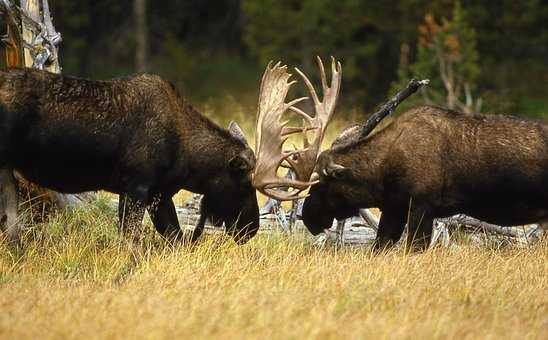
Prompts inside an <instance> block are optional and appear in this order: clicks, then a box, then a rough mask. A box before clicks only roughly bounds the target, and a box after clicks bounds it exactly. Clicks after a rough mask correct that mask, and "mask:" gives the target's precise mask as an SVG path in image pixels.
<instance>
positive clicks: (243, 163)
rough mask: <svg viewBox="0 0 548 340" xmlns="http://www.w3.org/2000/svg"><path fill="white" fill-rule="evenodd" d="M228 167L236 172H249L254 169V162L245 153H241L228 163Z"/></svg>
mask: <svg viewBox="0 0 548 340" xmlns="http://www.w3.org/2000/svg"><path fill="white" fill-rule="evenodd" d="M228 166H229V167H230V168H231V169H233V170H236V171H249V170H251V169H253V162H252V160H251V159H249V157H247V155H246V154H245V153H240V154H238V155H236V156H234V157H232V158H231V159H230V160H229V161H228Z"/></svg>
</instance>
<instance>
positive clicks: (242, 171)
mask: <svg viewBox="0 0 548 340" xmlns="http://www.w3.org/2000/svg"><path fill="white" fill-rule="evenodd" d="M254 166H255V156H254V154H253V151H252V150H251V149H250V147H249V146H248V145H247V143H246V141H245V139H244V137H243V134H242V132H241V130H240V129H239V127H238V125H237V124H235V123H232V124H231V125H230V127H229V129H228V130H225V129H222V128H220V127H219V126H217V125H215V124H214V123H213V122H211V121H210V120H209V119H207V118H206V117H205V116H203V115H202V114H200V113H199V112H198V111H196V110H195V109H194V108H193V107H192V106H191V105H190V104H189V103H188V102H187V101H185V99H184V98H182V97H181V96H180V95H179V94H178V93H177V92H176V91H175V89H174V88H173V86H172V85H170V83H168V82H166V81H165V80H163V79H161V78H160V77H158V76H155V75H147V74H143V75H137V76H132V77H127V78H119V79H114V80H109V81H92V80H87V79H79V78H74V77H68V76H62V75H57V74H52V73H49V72H45V71H38V70H32V69H8V70H5V71H1V72H0V177H1V178H0V179H1V183H7V184H8V185H4V186H2V187H1V188H0V190H2V191H3V195H1V196H2V197H3V198H4V199H3V200H2V202H0V208H2V209H0V211H3V212H4V213H3V216H1V218H2V220H3V222H5V224H6V225H7V231H8V236H9V238H10V239H12V240H16V239H17V238H18V237H19V234H20V227H19V224H18V223H17V194H16V192H17V191H16V190H17V189H16V182H15V180H14V177H13V170H15V171H17V172H19V173H20V174H22V175H23V176H24V177H25V178H27V179H28V180H30V181H32V182H34V183H37V184H39V185H41V186H44V187H47V188H50V189H53V190H56V191H59V192H62V193H77V192H83V191H93V190H99V189H101V190H107V191H110V192H113V193H117V194H120V201H119V202H120V203H119V217H120V226H121V228H122V230H128V229H131V226H132V225H134V224H135V223H141V220H142V218H143V214H144V209H145V207H147V208H148V211H149V213H150V215H151V218H152V221H153V224H154V226H155V228H156V230H157V231H158V232H159V233H161V234H162V235H164V236H175V237H180V236H181V235H182V234H181V230H180V227H179V222H178V220H177V215H176V212H175V207H174V204H173V201H172V196H173V195H174V194H175V193H177V192H178V191H179V190H181V189H186V190H189V191H192V192H196V193H200V194H204V198H203V200H202V204H201V215H202V216H201V218H200V222H199V225H198V227H197V229H196V232H195V234H194V235H193V236H194V239H195V238H197V237H198V236H199V234H200V233H201V231H202V230H203V224H204V222H205V219H206V218H211V219H212V220H217V221H218V220H220V221H223V222H224V223H225V226H226V227H227V230H228V232H229V233H230V234H231V235H232V236H233V237H234V238H235V240H236V241H237V242H240V243H242V242H245V241H246V240H248V239H249V238H251V237H252V236H253V235H255V233H256V232H257V230H258V227H259V212H258V206H257V200H256V193H255V189H254V188H253V187H252V185H251V178H250V175H251V171H252V170H253V168H254Z"/></svg>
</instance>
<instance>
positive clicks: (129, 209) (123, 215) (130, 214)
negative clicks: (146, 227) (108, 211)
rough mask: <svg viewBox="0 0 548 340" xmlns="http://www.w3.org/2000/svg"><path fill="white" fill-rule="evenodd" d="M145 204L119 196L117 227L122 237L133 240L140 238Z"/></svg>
mask: <svg viewBox="0 0 548 340" xmlns="http://www.w3.org/2000/svg"><path fill="white" fill-rule="evenodd" d="M144 215H145V203H143V202H142V201H139V200H136V199H133V198H131V197H129V196H128V195H126V194H121V195H120V198H119V201H118V221H119V222H118V227H119V229H120V232H121V233H122V234H124V235H127V236H130V237H132V238H134V239H139V238H140V237H141V229H142V224H143V217H144Z"/></svg>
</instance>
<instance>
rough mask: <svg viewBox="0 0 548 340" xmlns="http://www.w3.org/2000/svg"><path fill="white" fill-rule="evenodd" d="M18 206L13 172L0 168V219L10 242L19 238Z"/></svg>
mask: <svg viewBox="0 0 548 340" xmlns="http://www.w3.org/2000/svg"><path fill="white" fill-rule="evenodd" d="M18 205H19V202H18V189H17V180H16V179H15V177H14V176H13V170H12V169H10V168H2V169H0V219H1V222H2V223H3V224H4V227H5V229H6V231H7V236H8V241H10V242H17V241H18V240H19V239H20V237H21V225H20V223H19V219H18V214H17V210H18V209H17V208H18Z"/></svg>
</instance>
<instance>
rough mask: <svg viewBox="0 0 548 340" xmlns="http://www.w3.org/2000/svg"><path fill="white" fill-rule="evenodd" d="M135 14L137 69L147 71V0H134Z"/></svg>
mask: <svg viewBox="0 0 548 340" xmlns="http://www.w3.org/2000/svg"><path fill="white" fill-rule="evenodd" d="M133 16H134V23H135V69H136V70H137V72H146V71H147V62H148V60H147V59H148V58H147V57H148V37H147V32H148V28H147V16H146V0H134V3H133Z"/></svg>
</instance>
